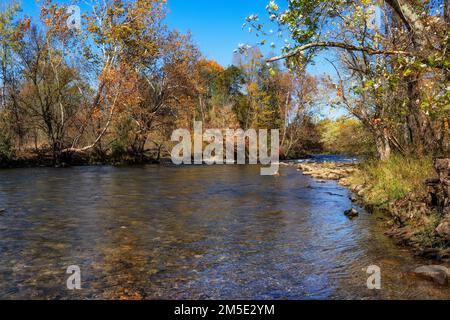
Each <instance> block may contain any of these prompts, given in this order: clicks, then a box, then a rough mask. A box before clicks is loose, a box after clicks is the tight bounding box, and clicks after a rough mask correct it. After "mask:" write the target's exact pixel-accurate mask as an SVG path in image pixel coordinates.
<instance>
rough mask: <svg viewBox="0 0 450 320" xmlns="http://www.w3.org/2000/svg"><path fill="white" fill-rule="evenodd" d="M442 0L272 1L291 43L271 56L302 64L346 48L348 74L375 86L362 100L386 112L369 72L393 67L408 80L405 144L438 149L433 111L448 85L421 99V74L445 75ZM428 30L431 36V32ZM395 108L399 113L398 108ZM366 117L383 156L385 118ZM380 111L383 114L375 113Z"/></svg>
mask: <svg viewBox="0 0 450 320" xmlns="http://www.w3.org/2000/svg"><path fill="white" fill-rule="evenodd" d="M442 3H443V1H435V2H429V3H428V2H425V3H418V2H413V1H407V0H401V1H400V0H389V1H384V2H381V1H369V0H362V1H346V0H333V1H320V0H314V1H303V0H299V1H290V2H289V4H288V5H287V8H286V10H281V9H280V6H279V5H277V4H276V3H275V2H274V1H271V2H270V4H269V6H268V11H269V14H270V15H271V19H272V20H274V21H276V22H277V23H278V25H279V27H280V29H282V30H284V28H286V29H287V30H288V32H289V33H290V35H291V37H292V39H293V41H294V43H293V45H292V43H289V44H288V45H287V46H286V47H285V48H284V49H283V54H282V55H281V56H278V57H274V58H272V59H269V61H277V60H281V59H286V60H287V63H288V65H289V66H292V65H298V64H307V63H309V62H311V61H312V60H313V58H314V57H315V56H316V55H317V54H318V52H319V51H320V50H323V49H326V48H333V49H339V50H343V52H344V53H345V55H346V61H347V62H350V64H348V63H347V66H346V67H347V69H350V68H352V69H351V70H352V72H354V74H353V75H355V74H358V75H357V76H358V77H360V78H361V79H363V81H360V84H361V85H362V86H361V87H362V88H364V86H372V88H368V89H369V90H366V91H365V94H366V97H365V98H364V99H363V100H360V101H362V103H360V105H361V106H364V105H365V103H366V102H367V98H370V99H369V100H370V101H369V102H370V104H369V105H372V106H373V105H375V107H376V108H377V109H378V110H377V111H376V112H372V113H373V114H374V115H382V114H383V113H384V112H383V110H382V109H383V107H382V106H377V104H379V103H380V101H379V99H378V97H377V95H378V94H379V93H378V92H377V91H378V90H377V88H376V87H379V86H380V83H379V82H378V81H377V80H379V79H375V81H374V79H373V75H372V73H373V71H374V70H376V72H380V70H382V69H383V68H384V70H382V71H383V72H387V73H392V74H395V75H394V76H393V77H392V78H391V79H388V80H389V81H390V80H392V81H397V82H402V87H405V88H406V92H407V94H406V96H407V99H406V100H405V102H406V109H407V113H408V115H407V116H406V117H405V126H406V127H407V131H408V132H409V136H408V141H405V142H406V143H407V144H408V148H407V149H408V150H406V151H408V152H411V153H416V154H421V153H423V152H424V151H425V150H435V149H436V148H438V146H439V141H437V139H436V138H435V137H436V136H437V137H439V136H440V135H436V133H435V130H434V126H433V124H432V116H431V113H434V114H438V113H439V112H440V111H442V110H443V109H445V107H444V104H445V102H444V101H447V100H448V90H447V88H444V87H445V85H444V87H443V86H440V87H439V88H437V87H436V88H435V89H436V94H435V96H436V97H440V98H439V99H437V100H436V101H433V102H432V103H428V104H423V102H424V99H423V96H422V93H423V91H422V90H421V84H422V81H423V77H424V75H427V77H428V76H429V75H430V74H432V75H433V77H434V78H435V79H436V81H437V82H440V83H441V84H442V83H445V81H442V78H445V77H447V76H446V75H448V68H449V65H450V64H449V62H448V55H446V54H445V52H447V49H446V48H447V45H448V34H447V31H446V30H447V28H446V27H445V23H444V21H443V19H442V16H443V15H445V14H444V11H445V10H441V9H440V8H441V7H444V6H443V5H442ZM446 6H447V7H448V5H446ZM437 8H438V9H440V12H441V15H440V16H439V15H435V14H434V13H433V12H435V10H436V9H437ZM445 12H447V11H445ZM376 16H381V17H383V18H384V21H382V20H380V21H378V23H377V24H375V25H374V24H373V23H372V22H371V20H373V19H374V17H376ZM249 21H250V23H252V24H253V26H254V27H255V28H256V29H257V30H260V31H261V32H262V29H263V26H262V25H261V24H260V23H259V22H258V18H257V16H255V15H253V16H251V18H250V19H249ZM430 33H431V34H433V36H432V37H430V36H428V35H429V34H430ZM394 71H395V72H394ZM399 74H400V75H401V76H398V75H399ZM375 78H376V77H375ZM385 78H386V77H385ZM395 78H396V79H395ZM365 89H367V88H365ZM341 90H342V88H341ZM353 93H354V92H353ZM391 95H392V94H391ZM444 96H447V97H446V98H443V97H444ZM438 100H439V101H438ZM397 109H398V110H397V111H396V112H397V115H399V114H400V112H401V111H400V109H402V108H397ZM361 114H362V113H361V112H359V115H361ZM368 114H370V112H367V114H366V115H368ZM365 118H366V119H361V120H362V121H363V123H364V125H366V126H368V129H371V131H372V132H373V133H374V138H375V139H376V140H377V143H378V145H379V147H380V150H379V151H380V157H382V158H386V157H388V155H389V152H388V151H389V149H390V144H391V143H392V141H393V140H394V139H393V138H392V137H391V132H390V128H389V125H388V123H387V121H385V119H381V121H382V125H381V126H378V127H374V126H373V125H371V123H373V122H372V121H369V119H368V118H367V117H365ZM399 118H400V117H399ZM377 119H380V118H375V119H372V120H377ZM370 127H371V128H370ZM395 140H397V142H395V147H396V148H398V149H400V147H399V145H400V143H399V142H398V139H395ZM441 145H442V143H441ZM383 149H384V150H383Z"/></svg>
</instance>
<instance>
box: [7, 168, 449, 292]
mask: <svg viewBox="0 0 450 320" xmlns="http://www.w3.org/2000/svg"><path fill="white" fill-rule="evenodd" d="M349 196H350V194H349V191H347V190H346V189H344V188H342V187H340V186H338V185H337V184H336V183H335V182H320V181H315V180H313V179H311V178H309V177H306V176H303V175H302V174H301V173H299V172H297V171H296V169H295V168H293V167H282V168H281V170H280V176H278V177H267V176H266V177H264V176H260V174H259V168H258V167H257V166H233V165H231V166H185V167H176V166H163V165H160V166H158V165H150V166H143V167H125V168H115V167H74V168H68V169H52V168H36V169H11V170H3V171H0V208H6V212H5V213H3V214H2V215H0V298H2V299H24V298H26V299H80V298H82V299H200V298H201V299H419V298H423V299H435V298H443V299H445V298H449V297H450V291H449V289H446V288H443V287H439V286H438V285H435V284H433V283H431V282H428V281H426V280H421V279H416V278H413V277H412V276H411V275H409V271H411V270H412V269H414V268H415V267H417V266H419V265H422V264H426V263H427V261H423V260H418V259H417V258H415V257H413V256H412V254H411V253H410V252H409V251H408V250H407V249H404V248H401V247H399V246H396V245H395V244H394V243H393V242H392V240H391V239H389V238H387V237H386V236H384V234H383V231H384V230H385V229H384V227H383V219H382V217H377V216H374V215H370V214H368V213H366V212H364V211H363V210H361V214H360V217H359V218H357V219H354V220H349V219H348V218H347V217H345V216H344V214H343V212H344V210H346V209H349V208H350V207H351V206H352V204H351V202H350V200H349ZM71 265H77V266H79V267H80V270H81V286H82V289H81V290H76V291H70V290H68V289H67V287H66V280H67V278H68V277H69V274H67V273H66V270H67V267H68V266H71ZM370 265H377V266H379V267H380V268H381V274H382V278H381V279H382V280H381V281H382V283H381V285H382V288H381V290H368V289H367V285H366V283H367V278H368V277H369V275H368V274H367V273H366V269H367V267H368V266H370Z"/></svg>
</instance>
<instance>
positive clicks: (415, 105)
mask: <svg viewBox="0 0 450 320" xmlns="http://www.w3.org/2000/svg"><path fill="white" fill-rule="evenodd" d="M406 81H407V82H408V96H409V101H408V111H409V113H408V116H407V125H408V129H409V135H410V136H409V141H410V143H411V145H410V151H413V152H415V153H417V154H419V155H422V154H424V153H425V151H427V152H430V151H433V150H435V149H436V147H437V145H438V142H437V139H436V136H435V134H434V130H433V128H432V125H431V121H430V119H429V117H428V116H427V115H426V114H425V113H424V112H423V111H422V110H421V109H420V102H421V100H422V94H421V88H420V87H419V75H415V76H410V77H408V78H407V79H406Z"/></svg>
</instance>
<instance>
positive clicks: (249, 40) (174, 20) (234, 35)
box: [7, 0, 332, 74]
mask: <svg viewBox="0 0 450 320" xmlns="http://www.w3.org/2000/svg"><path fill="white" fill-rule="evenodd" d="M9 1H11V0H7V2H9ZM55 2H60V3H66V4H67V3H70V2H71V1H70V0H55ZM79 2H80V7H81V8H82V10H83V5H84V1H81V0H80V1H79ZM268 2H269V0H168V8H169V13H168V16H167V24H168V25H169V27H171V28H176V29H178V30H180V31H182V32H188V31H190V32H191V33H192V36H193V40H194V42H195V43H196V44H197V45H198V47H199V48H200V49H201V51H202V53H203V54H204V55H205V56H206V57H207V58H208V59H214V60H216V61H217V62H219V63H220V64H222V65H223V66H227V65H230V64H231V63H232V61H233V51H234V50H235V49H236V48H237V46H238V44H240V43H245V44H250V45H254V44H256V43H258V42H260V41H261V40H262V39H261V38H258V37H256V35H255V34H254V33H250V32H249V31H248V29H247V28H244V29H243V28H242V24H243V23H244V22H245V18H246V17H247V16H249V15H250V14H258V15H259V16H260V19H261V21H262V22H263V23H264V24H265V25H267V26H268V28H267V29H270V26H271V23H270V21H269V20H268V15H267V13H266V10H265V7H266V5H267V3H268ZM282 3H283V1H280V4H282ZM21 4H22V8H23V13H24V14H26V15H29V16H32V17H36V18H37V16H38V14H39V10H38V5H37V4H36V0H22V2H21ZM272 26H273V29H274V30H276V26H274V25H272ZM267 40H268V43H270V42H272V41H273V42H275V43H277V44H281V43H282V42H283V41H284V39H278V38H277V37H276V36H273V38H269V39H267ZM263 52H264V53H265V54H266V55H271V54H276V53H278V52H277V49H270V48H269V46H267V48H263ZM331 71H332V70H331V68H330V66H328V65H327V64H326V63H318V64H316V65H315V66H313V67H311V68H309V72H311V73H314V74H322V73H330V72H331Z"/></svg>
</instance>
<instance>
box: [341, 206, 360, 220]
mask: <svg viewBox="0 0 450 320" xmlns="http://www.w3.org/2000/svg"><path fill="white" fill-rule="evenodd" d="M344 214H345V215H346V216H347V217H349V218H350V219H352V218H356V217H357V216H359V212H358V210H356V209H355V208H351V209H349V210H346V211H345V212H344Z"/></svg>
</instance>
